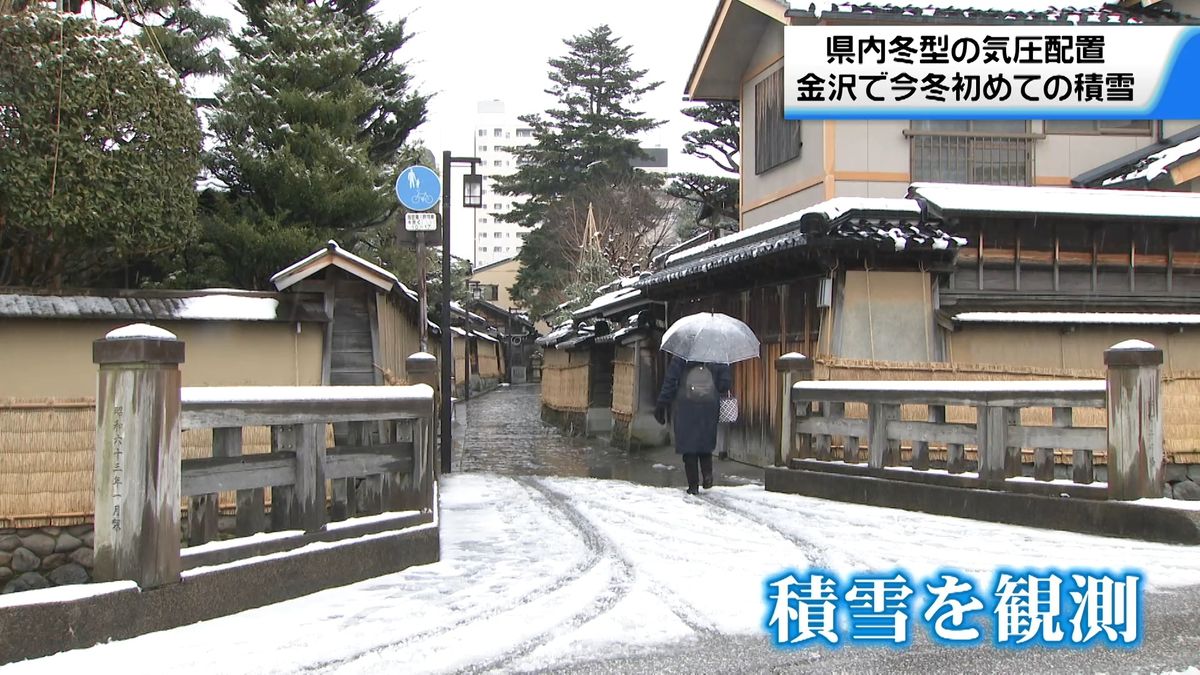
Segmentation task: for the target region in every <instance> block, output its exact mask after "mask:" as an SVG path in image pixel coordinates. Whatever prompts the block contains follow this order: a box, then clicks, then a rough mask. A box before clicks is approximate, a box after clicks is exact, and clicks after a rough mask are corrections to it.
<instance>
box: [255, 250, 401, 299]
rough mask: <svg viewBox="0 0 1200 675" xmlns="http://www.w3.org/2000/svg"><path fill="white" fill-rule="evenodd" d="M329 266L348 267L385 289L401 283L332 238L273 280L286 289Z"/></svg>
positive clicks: (278, 286) (345, 268)
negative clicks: (322, 246)
mask: <svg viewBox="0 0 1200 675" xmlns="http://www.w3.org/2000/svg"><path fill="white" fill-rule="evenodd" d="M321 263H324V264H321ZM329 265H333V266H335V267H339V268H341V269H344V270H346V271H347V272H350V273H351V274H354V275H356V276H358V277H360V278H361V279H363V280H364V281H367V282H370V283H372V284H374V285H376V286H378V287H379V288H381V289H383V290H385V291H391V290H392V289H393V288H395V287H396V286H397V285H398V284H399V283H400V280H399V279H397V278H396V275H395V274H392V273H391V272H389V271H387V270H385V269H383V268H382V267H380V266H379V265H376V264H375V263H373V262H370V261H367V260H365V259H363V258H360V257H359V256H356V255H354V254H353V253H351V252H349V251H347V250H346V249H344V248H342V247H340V246H338V243H337V242H336V241H334V240H332V239H330V240H329V242H328V243H326V244H325V248H323V249H321V250H319V251H314V252H313V253H312V255H309V256H308V257H306V258H304V259H303V260H300V261H299V262H296V263H293V264H291V265H289V266H287V267H285V268H284V269H282V270H279V271H278V272H276V273H275V274H273V275H272V276H271V279H270V282H271V283H272V284H274V285H275V288H276V289H277V290H280V291H282V290H283V289H285V288H287V287H289V286H291V285H293V284H295V283H297V282H300V281H303V280H304V279H307V278H308V277H310V276H312V275H313V274H316V273H317V272H319V271H321V270H323V269H325V268H326V267H328V266H329ZM372 277H376V278H372Z"/></svg>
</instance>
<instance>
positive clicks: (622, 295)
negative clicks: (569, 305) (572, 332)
mask: <svg viewBox="0 0 1200 675" xmlns="http://www.w3.org/2000/svg"><path fill="white" fill-rule="evenodd" d="M641 294H642V292H641V291H640V290H638V289H636V288H629V287H621V288H619V289H617V290H615V291H611V292H609V293H605V294H604V295H601V296H598V297H597V298H596V299H595V300H592V302H591V304H589V305H588V306H587V307H584V308H583V309H578V310H575V311H574V312H572V314H573V315H576V316H578V315H580V314H584V313H587V312H593V311H596V310H600V309H604V308H605V307H609V306H611V305H615V304H617V303H619V302H621V301H623V300H631V299H633V298H636V297H638V296H639V295H641Z"/></svg>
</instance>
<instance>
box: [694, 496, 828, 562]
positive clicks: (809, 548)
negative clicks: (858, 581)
mask: <svg viewBox="0 0 1200 675" xmlns="http://www.w3.org/2000/svg"><path fill="white" fill-rule="evenodd" d="M701 499H703V500H704V501H707V502H708V503H709V504H711V505H713V506H714V507H716V508H718V509H722V510H724V511H728V512H729V513H732V514H734V515H736V516H740V517H742V518H744V519H746V520H749V521H750V522H752V523H754V524H755V525H759V526H761V527H764V528H766V529H768V530H770V531H771V532H774V533H775V534H777V535H779V536H780V537H782V538H783V539H785V540H787V542H788V543H790V544H791V545H793V546H795V547H796V548H798V549H800V553H801V554H803V555H804V557H805V559H807V560H808V563H809V566H810V567H824V568H828V567H829V566H830V560H829V557H828V556H827V555H826V554H825V552H824V551H823V550H821V549H820V548H819V547H818V546H817V544H816V543H815V542H811V541H808V540H806V539H803V538H801V537H798V536H796V535H794V534H791V533H789V532H785V531H784V530H783V529H781V528H779V527H778V526H777V525H775V524H774V523H771V522H770V521H768V520H765V519H764V518H763V517H762V515H761V514H760V513H757V512H755V511H754V510H753V508H751V507H750V506H747V505H746V504H744V503H739V502H738V500H735V499H733V498H732V497H730V496H728V495H723V494H720V493H719V492H707V493H705V494H704V496H703V497H701Z"/></svg>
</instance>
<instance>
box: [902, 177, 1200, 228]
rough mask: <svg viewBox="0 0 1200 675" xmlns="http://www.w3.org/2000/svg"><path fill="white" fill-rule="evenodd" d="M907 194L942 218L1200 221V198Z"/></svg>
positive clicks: (953, 190) (1046, 192) (1139, 193)
mask: <svg viewBox="0 0 1200 675" xmlns="http://www.w3.org/2000/svg"><path fill="white" fill-rule="evenodd" d="M909 194H910V195H913V196H916V197H919V198H921V199H925V200H926V201H928V202H929V203H930V205H931V206H933V207H936V208H937V209H938V210H941V211H943V212H947V211H961V212H970V213H1028V214H1041V215H1068V216H1112V217H1121V218H1135V217H1136V218H1192V219H1197V220H1200V194H1188V193H1183V192H1153V191H1148V190H1104V189H1089V188H1070V187H1024V186H1014V185H961V184H954V183H913V185H912V186H911V187H910V188H909Z"/></svg>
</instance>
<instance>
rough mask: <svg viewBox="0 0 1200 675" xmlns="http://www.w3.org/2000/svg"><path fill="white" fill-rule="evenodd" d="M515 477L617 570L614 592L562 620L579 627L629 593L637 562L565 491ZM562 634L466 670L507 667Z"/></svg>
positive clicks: (546, 635) (536, 639)
mask: <svg viewBox="0 0 1200 675" xmlns="http://www.w3.org/2000/svg"><path fill="white" fill-rule="evenodd" d="M515 480H516V481H517V482H518V483H520V484H521V485H522V486H524V487H525V488H526V489H527V490H529V491H530V492H531V493H533V494H535V495H536V496H537V498H538V499H539V501H541V502H543V503H544V504H545V505H546V506H548V507H549V509H550V510H551V511H553V512H554V513H553V514H548V515H550V517H551V518H554V519H556V520H558V521H559V522H560V523H561V524H563V525H565V526H567V528H568V529H571V530H573V531H574V532H575V534H576V535H578V536H579V538H580V539H581V540H582V541H583V542H584V545H586V546H587V547H588V550H589V551H591V553H592V555H593V556H595V558H596V564H599V562H600V560H607V561H608V562H609V563H611V564H612V565H613V566H614V568H615V569H616V570H617V572H616V574H614V575H613V578H612V580H611V582H610V583H609V586H608V588H609V590H610V591H611V592H610V593H607V594H605V596H604V597H603V598H601V599H599V600H597V601H596V602H593V603H591V604H590V605H588V606H586V607H584V608H583V609H581V610H580V611H578V612H576V613H574V614H572V615H571V616H570V617H569V618H567V619H566V620H565V621H563V622H561V623H560V624H559V627H560V628H561V627H562V626H564V625H567V626H572V627H575V628H578V627H579V626H582V625H584V624H586V623H587V622H589V621H591V620H593V619H595V618H597V617H599V616H600V615H602V614H604V613H605V612H607V611H609V610H610V609H612V608H613V607H614V606H616V604H617V603H619V602H620V601H621V600H623V599H624V598H625V596H627V595H628V594H629V589H630V587H631V586H632V585H633V580H634V577H635V574H634V571H633V566H632V565H631V564H630V563H629V561H627V560H625V559H624V558H623V557H622V556H621V555H620V554H618V553H617V551H616V549H615V548H614V547H613V544H612V541H611V540H610V539H609V538H608V537H606V536H604V534H603V533H602V532H600V530H599V529H598V528H596V526H595V525H593V524H592V523H591V522H590V521H589V520H588V519H587V518H586V517H585V516H584V515H583V514H582V513H580V512H579V510H578V509H576V508H575V507H574V506H572V505H571V504H570V503H569V502H568V501H567V499H566V498H565V497H564V496H563V495H561V494H559V493H558V492H556V491H554V490H553V489H551V488H550V487H548V486H546V485H545V483H544V482H543V481H542V480H541V479H538V478H534V477H532V476H522V477H518V478H516V479H515ZM558 635H559V633H558V632H546V633H542V634H540V635H537V636H534V637H532V638H529V639H527V640H525V641H524V642H522V643H521V644H519V645H517V646H516V647H515V648H513V649H511V650H509V651H508V652H506V653H504V654H503V655H500V656H498V657H496V658H494V659H491V660H489V661H487V662H485V663H481V664H477V665H472V666H471V667H470V668H468V669H466V670H465V672H471V673H478V672H491V671H495V670H500V669H503V668H505V667H507V666H510V665H511V664H513V663H515V662H517V661H519V660H520V659H522V658H525V657H526V656H529V655H530V654H532V653H533V652H534V651H535V650H537V649H538V648H539V647H542V646H544V645H546V644H548V643H549V642H550V641H551V640H553V639H554V638H556V637H558Z"/></svg>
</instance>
